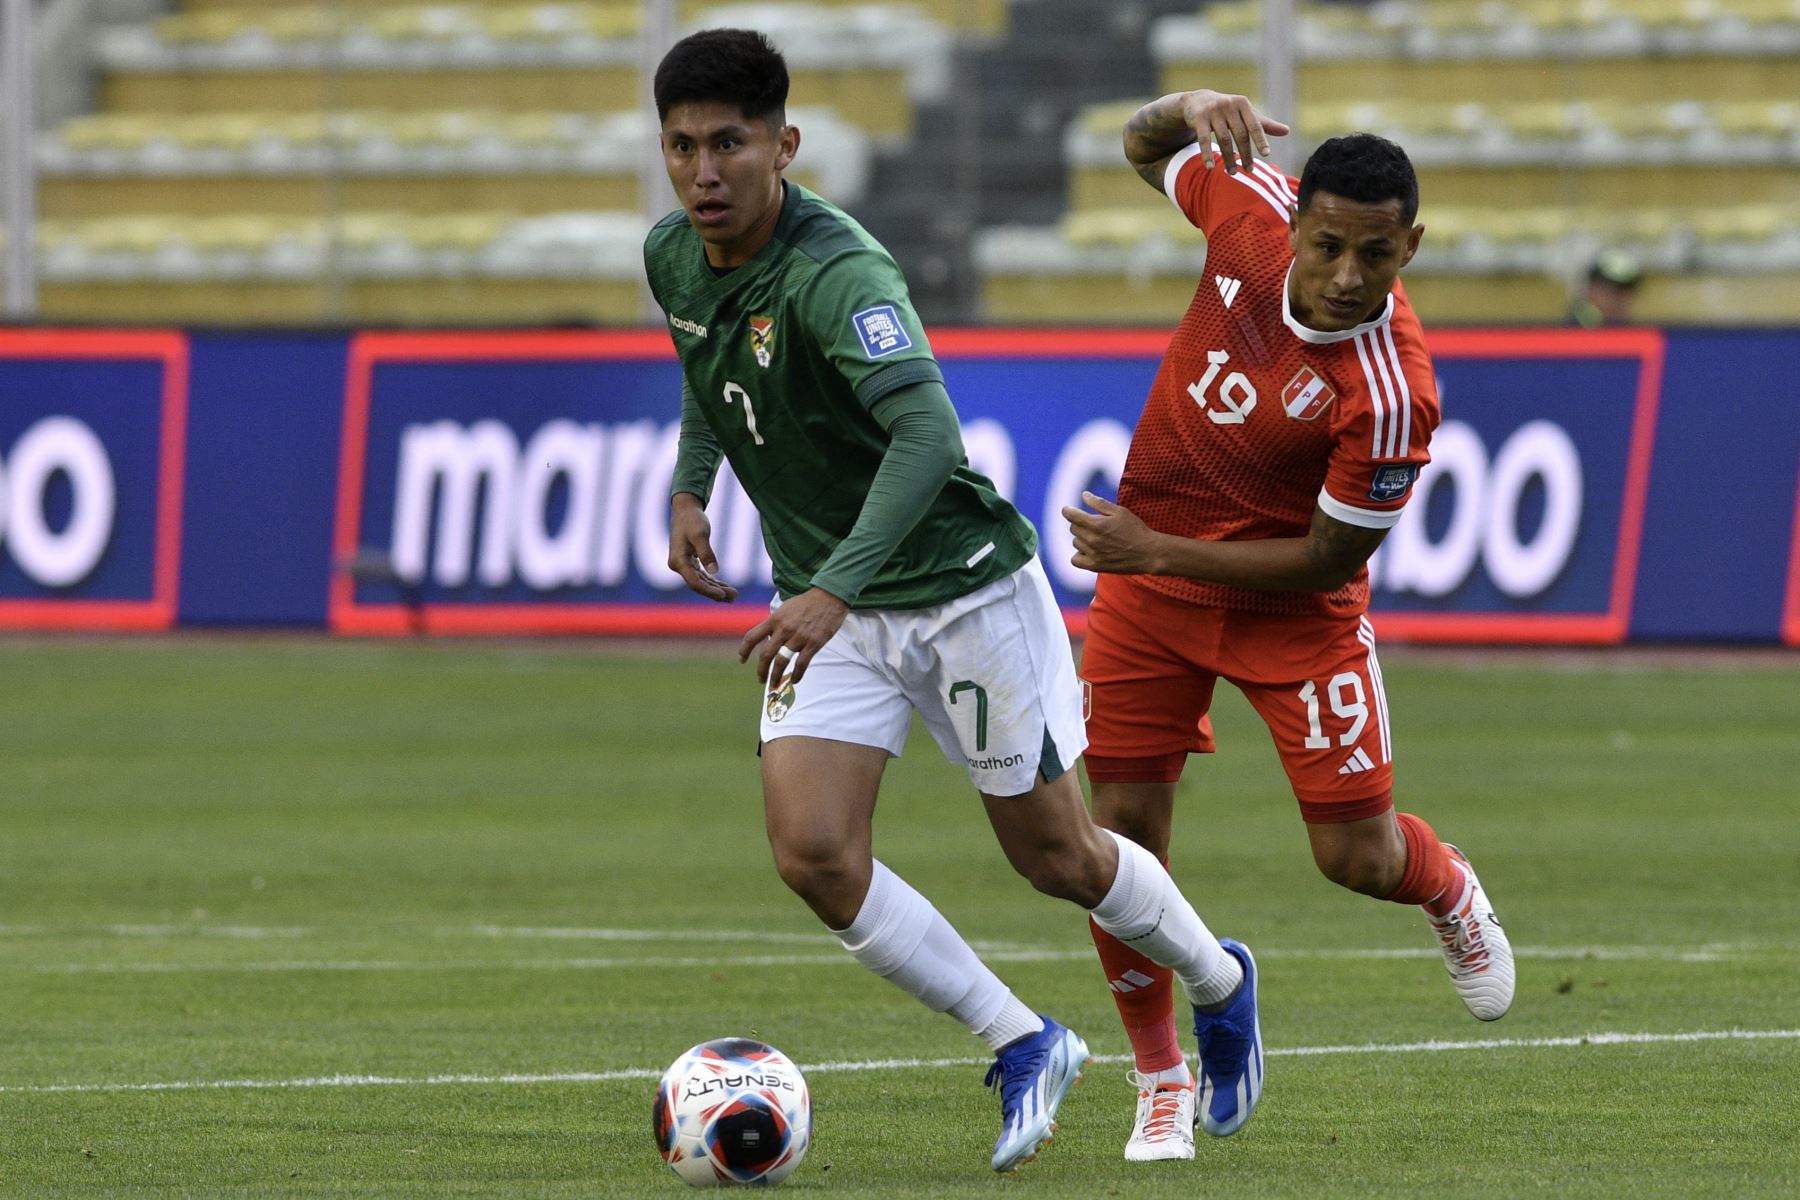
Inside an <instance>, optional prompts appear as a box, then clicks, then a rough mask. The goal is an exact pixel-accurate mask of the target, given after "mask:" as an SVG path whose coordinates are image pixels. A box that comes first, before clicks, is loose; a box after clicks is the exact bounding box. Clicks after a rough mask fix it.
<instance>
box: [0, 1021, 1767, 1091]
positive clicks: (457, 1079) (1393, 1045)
mask: <svg viewBox="0 0 1800 1200" xmlns="http://www.w3.org/2000/svg"><path fill="white" fill-rule="evenodd" d="M1794 1039H1800V1029H1700V1030H1693V1031H1690V1032H1687V1033H1586V1034H1579V1035H1575V1036H1570V1037H1543V1038H1487V1039H1481V1040H1472V1041H1429V1042H1368V1043H1364V1044H1362V1045H1351V1046H1288V1047H1279V1046H1278V1047H1274V1048H1272V1049H1269V1050H1267V1051H1265V1054H1266V1055H1267V1056H1268V1057H1271V1058H1322V1057H1327V1056H1332V1055H1339V1054H1445V1053H1451V1052H1458V1051H1471V1050H1540V1049H1566V1048H1578V1047H1583V1046H1637V1045H1657V1044H1668V1043H1677V1042H1728V1041H1729V1042H1739V1041H1742V1042H1749V1041H1771V1040H1784V1041H1791V1040H1794ZM990 1061H991V1060H989V1059H986V1058H887V1059H873V1060H850V1061H843V1062H824V1063H802V1064H801V1066H800V1069H801V1070H802V1071H804V1072H806V1073H807V1074H809V1075H830V1074H848V1073H851V1072H857V1071H897V1070H907V1071H912V1070H925V1069H933V1068H941V1067H979V1066H986V1065H987V1064H988V1063H989V1062H990ZM1093 1061H1094V1062H1096V1063H1102V1064H1109V1065H1110V1064H1113V1063H1125V1062H1130V1061H1131V1056H1130V1055H1128V1054H1100V1055H1095V1057H1094V1059H1093ZM661 1077H662V1070H661V1069H660V1068H654V1067H627V1068H624V1069H622V1070H617V1071H566V1072H557V1073H551V1074H541V1075H524V1074H506V1075H419V1076H400V1075H314V1076H309V1077H306V1078H301V1079H190V1080H172V1081H169V1082H166V1083H36V1084H31V1083H27V1084H5V1085H0V1094H12V1095H20V1094H24V1095H44V1094H47V1093H56V1092H197V1091H215V1090H228V1089H244V1090H280V1089H300V1088H328V1087H441V1086H444V1085H447V1084H476V1085H494V1084H531V1083H613V1082H616V1081H619V1080H626V1079H659V1078H661Z"/></svg>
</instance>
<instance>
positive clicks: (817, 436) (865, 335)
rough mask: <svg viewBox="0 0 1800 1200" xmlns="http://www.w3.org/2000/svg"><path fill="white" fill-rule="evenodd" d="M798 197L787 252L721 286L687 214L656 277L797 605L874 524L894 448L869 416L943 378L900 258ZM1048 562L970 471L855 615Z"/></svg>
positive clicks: (659, 259) (702, 397)
mask: <svg viewBox="0 0 1800 1200" xmlns="http://www.w3.org/2000/svg"><path fill="white" fill-rule="evenodd" d="M784 187H785V188H786V196H785V198H784V200H783V203H782V206H781V217H780V220H779V221H778V222H777V224H776V227H775V234H774V236H773V238H771V239H770V241H769V243H768V245H766V246H764V247H763V248H762V249H761V250H759V251H758V252H757V253H756V255H755V257H753V258H752V259H751V260H750V261H749V262H748V263H746V264H744V265H743V266H741V267H739V268H737V269H736V270H733V271H730V272H728V273H726V274H724V275H719V274H718V273H716V272H715V271H714V270H713V269H712V268H711V267H710V266H709V265H708V264H707V261H706V255H705V250H704V247H703V244H702V243H701V241H700V237H699V235H698V234H696V233H695V232H694V230H693V227H692V226H691V225H690V224H689V223H688V218H687V214H686V213H685V212H682V211H679V210H678V211H676V212H673V213H671V214H669V215H668V216H667V217H664V218H663V219H662V220H661V221H659V222H658V223H657V225H656V227H655V228H653V229H652V230H651V231H650V236H649V237H648V238H647V239H646V240H645V242H644V267H645V270H646V272H647V273H648V275H649V279H650V288H651V291H652V292H653V293H655V296H656V300H657V303H659V304H660V305H661V306H662V309H663V312H664V313H665V314H667V316H668V319H669V331H670V336H671V337H672V338H673V339H674V341H675V350H676V353H677V354H678V355H679V356H680V359H681V371H682V378H683V382H684V384H685V386H686V388H687V389H688V391H689V392H690V394H691V395H692V396H693V398H694V399H695V400H696V401H697V402H698V404H699V407H700V410H701V412H702V413H703V415H704V416H705V418H706V423H707V425H708V427H709V428H710V429H711V430H712V432H713V434H714V436H715V437H716V438H717V439H718V442H719V446H720V447H721V448H722V449H723V450H724V453H725V456H726V458H727V459H729V460H730V462H731V468H732V470H733V471H734V472H735V473H736V474H737V477H738V481H739V482H740V483H742V484H743V487H744V491H745V492H746V493H748V494H749V496H750V499H751V500H752V501H754V502H755V504H756V508H757V511H758V513H759V514H760V515H761V518H762V529H763V540H764V542H765V543H766V544H767V546H768V549H769V557H770V558H771V559H772V560H773V561H774V564H775V586H776V587H777V588H778V589H779V590H780V592H781V594H782V595H783V596H787V597H791V596H796V595H799V594H800V593H801V592H804V591H806V590H807V589H808V588H809V587H811V586H812V579H813V575H814V573H815V572H817V571H818V570H819V568H820V567H822V566H823V565H824V564H825V561H826V559H828V558H830V556H831V553H832V551H833V550H835V549H836V548H837V545H838V543H839V542H841V541H843V540H844V538H845V536H846V535H847V534H849V532H850V530H851V528H852V526H854V525H855V524H856V518H857V515H858V514H859V513H861V512H862V508H863V502H864V500H865V499H866V498H867V496H868V494H869V486H870V483H871V482H872V481H873V479H874V478H875V472H876V470H877V469H878V468H879V467H880V466H881V459H882V455H883V454H884V453H886V451H887V447H888V434H887V431H886V430H884V429H883V428H882V427H881V424H880V423H879V422H878V421H876V420H875V418H874V417H873V416H871V415H870V409H871V408H872V407H873V406H874V405H875V404H876V403H877V402H878V401H880V400H881V399H882V397H884V396H887V395H889V394H890V393H892V392H894V391H895V390H897V389H899V388H903V387H906V386H908V385H910V384H915V383H920V382H927V381H929V382H936V383H940V384H941V383H942V380H943V375H942V373H941V372H940V371H939V369H938V364H937V360H936V359H935V358H933V357H932V353H931V347H930V345H929V344H927V342H926V340H925V333H924V330H923V328H922V327H921V326H920V324H919V319H918V316H917V315H916V314H915V313H914V312H913V309H912V302H911V300H910V299H909V298H908V294H907V289H906V281H905V278H904V277H903V276H902V275H901V273H900V268H899V267H898V266H897V265H896V264H895V263H894V260H893V258H892V257H891V256H889V254H888V253H887V251H886V250H884V249H883V248H882V247H881V245H880V243H878V242H877V241H875V239H874V238H872V237H870V236H869V234H868V233H867V232H866V231H864V229H863V228H862V226H860V225H858V224H857V223H856V222H855V221H853V220H852V219H851V218H850V217H849V216H847V215H846V214H845V213H844V212H842V211H841V210H840V209H838V208H836V207H835V206H833V205H831V204H829V203H827V202H826V201H824V200H822V199H820V198H819V197H818V196H816V195H814V194H813V193H812V192H809V191H807V190H806V189H805V188H803V187H801V186H799V185H798V184H794V183H786V184H784ZM678 486H679V484H678ZM1036 552H1037V531H1036V530H1035V529H1034V528H1033V527H1032V525H1031V522H1029V521H1027V520H1026V519H1025V518H1024V517H1023V516H1021V515H1020V514H1019V512H1018V510H1016V509H1015V508H1013V506H1012V505H1011V504H1010V503H1008V502H1007V501H1006V500H1005V499H1004V498H1002V497H1001V496H1000V494H999V493H998V492H996V491H995V490H994V485H993V484H992V483H991V482H990V481H989V480H988V479H986V478H985V477H983V476H982V475H979V474H977V473H976V472H974V471H972V470H970V469H969V464H968V460H967V459H964V460H963V462H962V464H961V465H960V466H958V467H957V468H956V471H955V473H954V474H953V475H952V476H951V478H950V480H949V482H948V483H946V484H945V485H944V488H943V490H942V491H940V492H939V493H938V495H937V497H936V499H935V500H933V501H932V503H931V506H930V508H929V509H927V510H926V511H925V512H924V513H923V514H922V515H921V516H920V519H919V523H918V524H917V525H916V526H914V527H913V529H912V531H911V532H910V533H908V534H907V535H906V537H905V538H904V539H902V541H901V542H900V544H899V545H898V546H897V547H896V548H895V550H894V552H893V554H892V555H891V556H890V557H889V558H888V560H887V562H886V563H884V564H883V565H882V566H881V568H880V569H879V570H878V571H877V572H876V573H875V575H874V577H873V578H871V579H870V580H869V582H868V583H867V585H865V586H864V588H863V589H862V592H861V594H860V595H858V596H857V597H856V598H855V600H854V602H853V604H854V607H856V608H860V609H870V608H922V607H925V606H928V605H933V604H941V603H943V602H945V601H947V600H953V599H955V598H956V597H958V596H963V595H966V594H968V593H969V592H972V591H974V590H975V589H976V588H979V587H983V586H985V585H986V584H989V583H992V582H993V581H994V580H996V579H1001V578H1004V577H1005V576H1007V575H1009V574H1011V573H1012V572H1013V571H1016V570H1018V568H1019V567H1020V566H1022V565H1023V564H1024V563H1025V562H1026V561H1027V560H1029V559H1030V557H1031V556H1032V555H1033V554H1035V553H1036Z"/></svg>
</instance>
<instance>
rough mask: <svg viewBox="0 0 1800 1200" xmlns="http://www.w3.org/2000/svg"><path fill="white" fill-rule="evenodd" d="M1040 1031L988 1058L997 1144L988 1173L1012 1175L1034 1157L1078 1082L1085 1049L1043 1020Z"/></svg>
mask: <svg viewBox="0 0 1800 1200" xmlns="http://www.w3.org/2000/svg"><path fill="white" fill-rule="evenodd" d="M1043 1020H1044V1028H1043V1030H1042V1031H1041V1032H1039V1033H1034V1034H1032V1035H1031V1036H1030V1037H1026V1038H1020V1039H1019V1040H1018V1041H1016V1042H1013V1043H1012V1044H1011V1045H1009V1046H1007V1047H1006V1048H1004V1049H1003V1050H1001V1051H1000V1053H999V1054H997V1055H995V1056H994V1065H993V1066H991V1067H989V1068H988V1073H987V1079H986V1080H984V1081H983V1082H985V1083H986V1084H987V1086H988V1087H994V1086H996V1084H998V1086H999V1089H1000V1140H999V1141H997V1142H995V1143H994V1170H996V1171H1016V1170H1018V1169H1019V1167H1021V1166H1023V1165H1024V1164H1025V1163H1028V1162H1030V1161H1031V1160H1032V1159H1034V1158H1036V1157H1037V1153H1038V1151H1039V1150H1041V1149H1043V1148H1044V1147H1045V1146H1046V1145H1048V1144H1049V1143H1050V1138H1051V1136H1052V1135H1053V1134H1054V1133H1055V1132H1056V1108H1057V1106H1058V1105H1059V1104H1061V1103H1062V1100H1063V1097H1064V1096H1066V1095H1068V1094H1069V1089H1070V1088H1072V1087H1074V1086H1075V1085H1076V1084H1077V1083H1078V1082H1080V1080H1081V1068H1082V1067H1083V1066H1085V1065H1086V1064H1087V1062H1088V1047H1087V1043H1086V1042H1084V1041H1082V1040H1081V1035H1080V1034H1078V1033H1076V1032H1075V1031H1074V1030H1072V1029H1066V1028H1064V1027H1063V1026H1061V1025H1059V1024H1057V1023H1056V1022H1055V1021H1053V1020H1051V1019H1050V1018H1049V1017H1045V1018H1044V1019H1043Z"/></svg>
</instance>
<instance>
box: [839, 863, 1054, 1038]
mask: <svg viewBox="0 0 1800 1200" xmlns="http://www.w3.org/2000/svg"><path fill="white" fill-rule="evenodd" d="M831 932H832V933H833V934H835V935H836V936H837V939H838V941H840V942H842V943H843V945H844V949H846V950H848V951H849V952H850V956H851V957H852V958H854V959H856V961H857V962H859V963H861V964H862V965H863V966H865V967H867V968H869V970H871V971H873V972H875V973H876V974H877V975H879V976H881V977H882V978H883V979H885V980H887V981H888V982H890V983H892V984H893V985H894V986H896V987H898V988H899V989H900V990H901V991H903V992H905V993H906V994H907V995H909V996H911V997H913V998H914V999H915V1000H918V1001H919V1002H920V1003H922V1004H923V1005H925V1007H927V1008H929V1009H931V1011H933V1012H947V1013H949V1014H950V1015H951V1016H953V1017H955V1018H956V1019H957V1020H959V1021H961V1022H962V1023H963V1024H964V1025H966V1026H968V1027H969V1031H970V1032H971V1033H973V1034H975V1035H976V1036H977V1037H979V1038H981V1039H982V1040H983V1041H985V1042H987V1044H988V1045H989V1046H990V1047H991V1048H993V1049H995V1050H998V1049H999V1048H1000V1047H1001V1046H1004V1045H1005V1044H1006V1043H1007V1042H1011V1041H1016V1040H1017V1039H1019V1038H1021V1037H1026V1036H1029V1035H1030V1034H1033V1033H1036V1032H1038V1031H1039V1030H1041V1029H1042V1028H1043V1027H1044V1023H1043V1021H1041V1020H1040V1019H1039V1018H1038V1016H1037V1014H1036V1013H1034V1012H1032V1011H1031V1010H1030V1009H1029V1008H1026V1007H1025V1005H1023V1004H1021V1003H1020V1002H1019V1000H1018V999H1017V997H1015V996H1014V995H1013V994H1012V989H1011V988H1008V987H1007V986H1006V985H1005V984H1004V983H1002V982H1000V977H999V976H998V975H995V974H994V973H993V971H991V970H989V969H988V967H987V964H986V963H984V962H982V961H981V960H980V959H979V958H977V957H975V951H974V950H972V949H971V948H970V947H969V943H967V942H965V941H963V939H962V936H961V935H960V934H958V933H957V932H956V930H955V929H953V928H951V926H950V922H948V921H946V920H944V917H943V914H942V913H940V912H938V910H937V909H936V908H934V907H932V904H931V901H929V900H927V899H926V898H925V897H923V896H921V895H920V894H919V893H918V892H916V891H914V890H913V888H912V887H911V886H910V885H909V884H908V883H907V882H906V881H905V880H904V879H902V878H900V877H899V876H898V875H896V874H894V873H893V872H892V871H890V870H888V869H887V867H886V866H884V865H883V864H882V863H881V862H880V861H879V860H877V861H876V863H875V872H874V874H873V875H872V876H871V877H870V879H869V894H868V895H867V896H864V897H863V902H862V908H861V909H859V910H858V911H857V914H856V920H854V921H852V922H851V923H850V928H848V929H834V930H832V931H831Z"/></svg>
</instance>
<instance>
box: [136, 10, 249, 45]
mask: <svg viewBox="0 0 1800 1200" xmlns="http://www.w3.org/2000/svg"><path fill="white" fill-rule="evenodd" d="M257 23H258V18H257V17H256V16H255V15H254V14H251V13H243V12H236V11H233V10H231V9H217V10H214V11H211V12H190V13H173V14H171V15H169V16H166V17H158V18H156V20H155V21H153V22H152V23H151V28H152V29H154V30H155V32H156V36H157V39H158V40H159V41H163V42H167V43H169V44H170V45H183V44H195V43H209V42H229V41H231V40H232V39H233V38H236V37H238V36H239V35H240V34H242V33H243V32H244V31H245V30H247V29H250V28H252V27H253V26H254V25H256V24H257Z"/></svg>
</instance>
